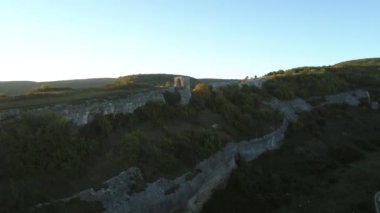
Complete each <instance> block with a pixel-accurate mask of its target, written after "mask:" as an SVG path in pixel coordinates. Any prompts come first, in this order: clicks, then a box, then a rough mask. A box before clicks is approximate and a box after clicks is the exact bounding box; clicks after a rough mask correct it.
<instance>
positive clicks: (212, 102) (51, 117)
mask: <svg viewBox="0 0 380 213" xmlns="http://www.w3.org/2000/svg"><path fill="white" fill-rule="evenodd" d="M164 97H165V99H166V103H159V102H149V103H147V104H146V105H145V106H143V107H140V108H138V109H137V110H136V111H135V112H134V113H133V114H115V115H108V116H103V115H97V116H95V117H94V119H93V121H92V122H90V123H89V124H87V125H85V126H82V127H78V126H75V125H73V124H72V123H70V122H67V121H65V120H64V119H63V118H62V117H59V116H57V115H55V114H50V113H48V114H41V115H38V114H36V115H25V116H23V117H22V118H21V119H20V120H19V121H18V122H15V123H11V124H8V125H5V126H4V128H2V129H1V130H0V152H1V155H0V165H1V166H2V167H1V168H3V169H2V170H1V171H0V183H1V184H0V186H1V187H0V192H1V193H2V194H7V195H8V196H1V197H0V210H1V211H2V212H7V211H12V212H14V211H17V210H27V209H25V208H29V207H31V206H32V205H34V204H36V203H38V202H45V201H48V200H54V199H57V198H61V197H65V196H68V195H70V194H72V193H75V192H77V191H80V190H82V189H84V188H88V187H93V186H96V185H99V184H101V183H102V182H103V181H105V180H106V179H108V178H110V177H112V176H114V175H116V174H118V173H119V172H120V171H122V170H125V169H127V168H128V167H131V166H138V167H140V168H141V169H142V171H143V173H144V177H145V179H146V180H147V181H154V180H156V179H157V178H158V177H168V178H173V177H176V176H178V175H181V174H183V173H185V172H187V171H188V170H190V169H192V168H193V166H194V165H195V164H196V163H198V162H199V161H200V160H202V159H205V158H207V157H209V156H210V155H211V154H213V153H215V152H216V151H218V150H219V149H220V148H222V147H223V146H224V144H225V143H226V142H229V141H233V140H241V139H244V138H251V137H258V136H261V135H263V134H265V133H267V132H269V131H271V130H272V129H273V128H275V127H276V125H279V124H280V123H281V117H280V116H279V114H278V113H276V112H274V111H273V110H271V109H270V108H269V107H268V106H267V105H265V104H263V100H264V99H265V98H266V97H265V96H264V95H263V94H262V92H261V91H260V90H258V89H256V88H250V87H243V88H239V87H238V86H230V87H227V88H222V89H220V90H217V91H211V89H210V87H209V86H208V85H206V84H199V85H197V86H196V90H195V91H194V92H193V96H192V99H191V100H190V104H189V105H186V106H184V105H180V104H179V103H180V96H179V94H178V93H169V92H166V93H165V94H164ZM252 130H254V131H252Z"/></svg>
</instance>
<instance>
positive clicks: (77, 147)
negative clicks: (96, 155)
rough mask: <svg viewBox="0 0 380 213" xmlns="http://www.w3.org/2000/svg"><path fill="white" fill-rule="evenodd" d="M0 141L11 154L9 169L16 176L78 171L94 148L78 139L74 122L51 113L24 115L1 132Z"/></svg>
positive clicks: (85, 141) (87, 142)
mask: <svg viewBox="0 0 380 213" xmlns="http://www.w3.org/2000/svg"><path fill="white" fill-rule="evenodd" d="M0 142H1V143H3V146H4V147H5V148H6V150H7V151H8V152H9V155H8V157H9V158H10V160H9V161H8V162H9V164H10V165H8V166H7V168H12V173H15V175H16V176H24V175H27V174H31V175H34V174H38V173H41V172H50V171H55V170H65V171H69V170H74V169H77V168H79V166H80V165H81V162H82V160H83V159H84V158H85V157H86V156H87V154H89V153H90V152H91V150H92V149H93V144H92V143H91V142H90V141H87V140H83V139H81V138H80V137H79V136H78V129H77V127H76V126H75V125H74V124H73V123H71V122H67V121H65V120H64V119H63V118H62V117H60V116H58V115H56V114H51V113H46V114H41V115H31V114H26V115H23V117H22V118H21V119H20V120H19V122H17V123H15V124H14V126H13V127H12V128H10V129H8V130H7V131H3V132H1V135H0Z"/></svg>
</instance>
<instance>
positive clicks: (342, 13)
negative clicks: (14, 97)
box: [0, 0, 380, 81]
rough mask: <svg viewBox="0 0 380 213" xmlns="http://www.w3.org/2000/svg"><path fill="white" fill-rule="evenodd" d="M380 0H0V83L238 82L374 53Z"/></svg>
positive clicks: (378, 45) (379, 36) (378, 48)
mask: <svg viewBox="0 0 380 213" xmlns="http://www.w3.org/2000/svg"><path fill="white" fill-rule="evenodd" d="M379 10H380V1H379V0H361V1H357V0H348V1H347V0H260V1H259V0H0V81H9V80H33V81H50V80H63V79H82V78H98V77H118V76H124V75H130V74H139V73H172V74H182V75H189V76H193V77H196V78H234V79H239V78H244V77H245V76H250V77H251V76H255V75H257V76H261V75H263V74H265V73H267V72H270V71H276V70H279V69H290V68H294V67H299V66H323V65H331V64H335V63H338V62H340V61H345V60H350V59H358V58H369V57H380V12H379Z"/></svg>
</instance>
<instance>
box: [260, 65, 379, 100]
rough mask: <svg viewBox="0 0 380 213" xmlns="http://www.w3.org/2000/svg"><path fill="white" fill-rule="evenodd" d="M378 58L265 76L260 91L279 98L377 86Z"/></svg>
mask: <svg viewBox="0 0 380 213" xmlns="http://www.w3.org/2000/svg"><path fill="white" fill-rule="evenodd" d="M379 61H380V59H378V58H375V59H363V60H357V61H349V62H342V63H339V64H336V65H334V66H324V67H300V68H294V69H290V70H287V71H282V70H280V71H278V72H271V73H268V74H267V75H266V76H267V77H269V80H268V81H266V82H265V83H264V86H263V89H264V91H266V92H268V93H269V94H271V95H273V96H275V97H277V98H280V99H292V98H296V97H303V98H305V97H310V96H324V95H330V94H334V93H338V92H342V91H347V90H352V89H372V88H378V87H379V86H380V62H379Z"/></svg>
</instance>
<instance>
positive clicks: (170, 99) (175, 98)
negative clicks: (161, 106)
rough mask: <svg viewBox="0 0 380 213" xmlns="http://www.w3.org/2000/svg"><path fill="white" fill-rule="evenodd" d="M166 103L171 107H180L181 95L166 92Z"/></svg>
mask: <svg viewBox="0 0 380 213" xmlns="http://www.w3.org/2000/svg"><path fill="white" fill-rule="evenodd" d="M164 98H165V102H166V103H167V104H169V105H171V106H174V105H178V104H179V103H180V102H181V95H180V94H179V93H178V92H177V91H175V92H169V91H166V92H165V93H164Z"/></svg>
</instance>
